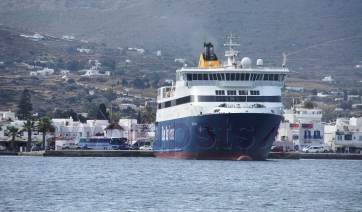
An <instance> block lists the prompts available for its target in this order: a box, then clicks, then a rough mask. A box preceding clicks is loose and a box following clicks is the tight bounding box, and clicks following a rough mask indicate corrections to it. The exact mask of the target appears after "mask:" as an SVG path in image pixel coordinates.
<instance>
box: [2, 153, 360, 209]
mask: <svg viewBox="0 0 362 212" xmlns="http://www.w3.org/2000/svg"><path fill="white" fill-rule="evenodd" d="M0 164H1V165H0V167H1V172H0V207H1V208H0V211H67V212H68V211H362V205H361V202H362V181H361V179H362V171H361V168H362V161H354V160H321V159H320V160H278V159H276V160H267V161H258V162H256V161H243V162H241V161H212V160H178V159H159V158H139V157H134V158H130V157H127V158H123V157H117V158H111V157H108V158H107V157H97V158H95V157H94V158H93V157H87V158H82V157H71V158H64V157H61V158H59V157H31V156H28V157H26V156H18V157H17V156H2V157H0Z"/></svg>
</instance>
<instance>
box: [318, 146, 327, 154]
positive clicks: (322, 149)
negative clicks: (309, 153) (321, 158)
mask: <svg viewBox="0 0 362 212" xmlns="http://www.w3.org/2000/svg"><path fill="white" fill-rule="evenodd" d="M319 152H323V153H328V152H329V149H327V148H326V147H324V146H319Z"/></svg>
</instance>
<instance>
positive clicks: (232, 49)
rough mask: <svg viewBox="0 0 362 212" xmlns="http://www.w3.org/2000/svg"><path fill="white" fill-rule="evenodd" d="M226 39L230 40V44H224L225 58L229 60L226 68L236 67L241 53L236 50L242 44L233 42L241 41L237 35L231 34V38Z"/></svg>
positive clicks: (226, 37)
mask: <svg viewBox="0 0 362 212" xmlns="http://www.w3.org/2000/svg"><path fill="white" fill-rule="evenodd" d="M224 39H227V40H229V42H226V43H225V44H224V47H225V49H226V51H225V57H227V58H228V62H227V65H226V67H236V61H235V58H236V57H237V56H238V53H239V51H236V49H237V48H238V47H239V46H240V44H238V43H236V42H233V40H237V39H239V37H237V36H236V35H233V33H231V34H230V36H227V35H226V36H225V37H224Z"/></svg>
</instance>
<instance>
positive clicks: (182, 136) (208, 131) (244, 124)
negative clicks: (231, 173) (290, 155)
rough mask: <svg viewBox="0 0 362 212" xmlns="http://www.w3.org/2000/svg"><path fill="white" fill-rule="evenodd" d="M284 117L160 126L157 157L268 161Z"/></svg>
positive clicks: (214, 118)
mask: <svg viewBox="0 0 362 212" xmlns="http://www.w3.org/2000/svg"><path fill="white" fill-rule="evenodd" d="M280 122H281V116H278V115H274V114H258V113H256V114H255V113H254V114H252V113H242V114H235V113H234V114H231V113H229V114H212V115H202V116H194V117H187V118H181V119H175V120H170V121H163V122H157V123H156V134H155V143H154V154H155V156H156V157H163V158H187V159H215V160H266V159H267V157H268V154H269V152H270V149H271V146H272V145H273V142H274V140H275V136H276V135H277V132H278V128H279V124H280Z"/></svg>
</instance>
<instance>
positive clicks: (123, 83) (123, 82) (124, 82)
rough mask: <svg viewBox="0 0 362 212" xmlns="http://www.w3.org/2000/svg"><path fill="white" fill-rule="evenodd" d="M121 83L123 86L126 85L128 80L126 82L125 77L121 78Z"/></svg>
mask: <svg viewBox="0 0 362 212" xmlns="http://www.w3.org/2000/svg"><path fill="white" fill-rule="evenodd" d="M121 84H122V85H123V86H126V85H128V82H127V80H126V79H125V78H122V82H121Z"/></svg>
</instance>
